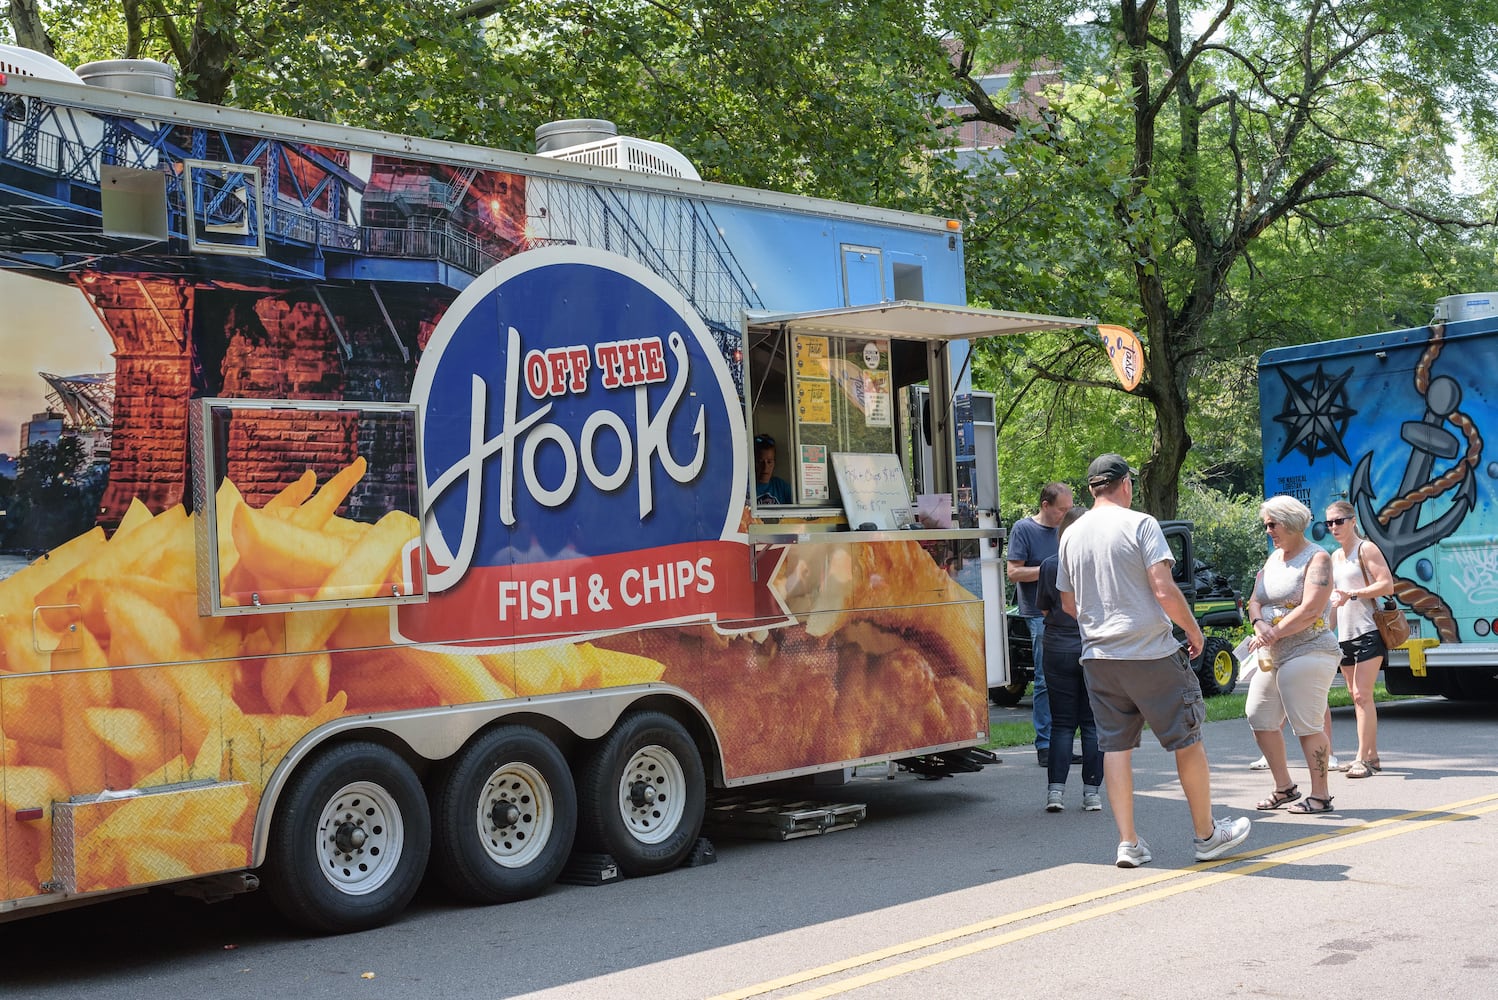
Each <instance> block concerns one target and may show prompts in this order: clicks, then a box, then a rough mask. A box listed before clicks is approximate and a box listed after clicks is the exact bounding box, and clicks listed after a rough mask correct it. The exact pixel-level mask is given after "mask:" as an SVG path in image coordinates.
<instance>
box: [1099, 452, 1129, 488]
mask: <svg viewBox="0 0 1498 1000" xmlns="http://www.w3.org/2000/svg"><path fill="white" fill-rule="evenodd" d="M1137 475H1139V470H1138V469H1135V468H1133V467H1131V466H1130V465H1129V463H1128V462H1126V461H1125V460H1124V457H1123V456H1122V455H1114V454H1112V453H1109V454H1107V455H1099V456H1098V457H1097V458H1094V459H1093V460H1092V464H1091V465H1089V466H1088V467H1087V485H1088V486H1107V485H1108V484H1109V483H1111V482H1113V481H1114V480H1115V479H1122V478H1123V477H1124V476H1137Z"/></svg>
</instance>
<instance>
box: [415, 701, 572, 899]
mask: <svg viewBox="0 0 1498 1000" xmlns="http://www.w3.org/2000/svg"><path fill="white" fill-rule="evenodd" d="M432 823H433V826H434V830H433V835H432V863H431V869H432V872H433V874H435V875H436V876H437V878H438V879H439V880H440V881H441V882H442V884H443V885H445V886H446V887H447V888H448V890H450V891H451V892H452V893H453V894H454V895H455V896H457V897H459V898H460V899H465V900H468V901H469V902H474V903H506V902H510V901H511V900H516V899H525V898H527V897H530V896H534V895H535V894H536V893H538V892H540V891H541V890H542V889H545V888H546V887H547V886H549V885H551V883H553V882H555V881H556V879H557V876H558V875H560V874H561V872H562V867H563V866H564V865H565V864H566V863H567V856H568V855H569V854H571V853H572V839H573V836H574V835H575V834H576V832H577V793H576V791H575V789H574V787H573V783H572V772H571V770H569V768H568V766H567V758H565V757H563V756H562V752H561V751H560V750H558V749H557V747H556V744H554V743H552V742H551V740H549V739H547V738H546V737H545V736H544V735H542V734H541V733H539V732H537V731H536V730H534V729H529V728H527V727H525V726H500V727H499V728H497V729H491V730H489V731H488V732H486V733H483V734H482V735H480V736H479V737H478V738H477V739H475V740H473V741H472V742H470V743H469V744H468V745H467V746H466V747H464V748H463V749H462V750H461V751H459V752H458V754H457V755H456V756H455V757H453V759H452V761H451V762H450V763H449V764H448V766H447V768H446V769H445V770H444V772H443V773H442V775H441V776H440V777H439V778H438V779H437V780H436V781H435V782H433V786H432Z"/></svg>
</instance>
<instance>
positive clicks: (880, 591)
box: [0, 51, 1081, 931]
mask: <svg viewBox="0 0 1498 1000" xmlns="http://www.w3.org/2000/svg"><path fill="white" fill-rule="evenodd" d="M28 56H29V57H31V58H30V61H27V59H28ZM0 62H5V65H6V67H7V68H6V70H5V75H4V78H3V81H0V302H3V303H4V309H3V311H0V352H3V354H4V356H5V358H6V371H5V374H4V376H3V379H0V452H3V453H6V457H5V459H3V464H0V488H3V489H4V490H5V493H4V503H3V506H4V508H5V514H4V517H3V518H0V550H3V551H4V553H5V555H4V556H3V557H0V559H3V560H4V561H3V563H0V574H4V575H5V578H4V579H0V736H3V738H0V805H3V811H0V915H12V916H14V915H20V914H25V913H33V912H39V911H43V910H46V909H47V908H49V907H55V906H60V905H68V904H74V903H77V902H80V901H87V900H92V899H102V898H107V897H109V896H110V895H114V894H119V893H126V892H133V891H140V890H143V889H146V888H149V887H153V886H161V885H171V886H174V887H175V888H177V889H179V890H186V891H194V892H198V893H199V894H202V895H204V896H209V897H212V896H218V895H227V894H232V893H235V892H238V891H243V890H246V889H249V888H252V887H256V886H260V885H263V887H264V888H265V889H266V890H267V891H268V893H269V894H270V896H271V897H272V899H273V901H274V902H275V904H276V905H277V907H278V908H279V910H280V911H281V912H282V913H284V914H285V916H286V917H287V918H288V919H289V920H291V921H293V922H294V923H296V924H298V925H300V926H303V927H306V928H310V929H313V930H317V931H347V930H355V929H359V928H365V927H370V926H374V925H377V924H379V923H382V922H385V921H388V920H390V919H392V918H394V917H395V916H396V915H397V914H399V913H400V912H401V910H402V908H403V907H404V906H405V905H406V904H407V903H408V902H409V900H410V899H411V898H412V896H413V894H414V893H415V892H416V890H417V888H418V885H419V883H420V882H421V880H422V878H423V877H424V874H425V873H428V872H429V873H430V874H431V877H432V878H434V879H436V880H438V881H440V882H441V883H442V884H443V885H445V886H446V887H447V888H448V889H449V890H450V891H451V892H453V893H455V894H456V895H458V896H459V897H462V898H465V899H470V900H476V901H483V902H499V901H508V900H514V899H519V898H522V897H525V896H529V895H533V894H535V893H537V892H539V891H541V890H542V889H544V888H545V887H546V886H548V885H549V884H551V883H552V882H553V881H555V880H556V879H557V878H558V875H559V873H560V872H561V871H562V870H563V867H564V866H565V865H566V864H567V862H568V858H569V856H571V855H573V853H574V852H575V851H576V852H590V853H591V854H596V855H598V856H603V857H607V858H608V859H610V861H609V863H610V864H611V865H616V866H617V870H618V871H620V872H621V873H623V874H624V875H627V876H634V875H648V874H651V873H654V872H660V871H663V870H666V869H668V868H671V867H673V866H675V865H678V864H680V863H682V861H683V860H684V858H686V857H687V856H688V853H689V852H690V851H692V849H693V847H694V845H695V844H696V842H697V840H698V836H699V831H700V829H701V827H702V822H703V816H704V809H705V806H706V802H707V796H708V794H709V791H710V790H711V789H721V788H733V787H737V786H743V785H748V784H752V783H756V782H764V781H769V780H772V779H778V778H785V777H792V776H800V775H808V774H813V773H817V772H824V771H836V770H838V769H844V768H848V767H851V766H856V765H858V764H861V763H865V762H877V761H887V760H896V759H898V760H915V761H924V762H926V763H927V765H928V766H938V767H939V766H940V764H939V762H940V761H942V760H943V759H951V758H950V757H947V758H944V757H943V755H951V754H956V753H961V752H962V751H964V750H965V749H967V748H972V747H974V746H976V745H978V744H980V743H982V742H983V741H984V740H985V738H986V734H987V706H986V690H987V687H988V686H989V683H990V681H989V678H988V676H987V675H988V673H989V664H988V657H989V655H990V653H989V651H990V650H995V649H996V650H1000V651H1001V650H1002V602H1003V594H1002V589H1001V585H1000V583H999V579H998V573H997V570H996V567H997V566H998V565H999V560H1000V558H1001V553H1000V551H999V545H1000V542H1001V537H1002V530H1001V529H1000V528H998V527H997V526H996V525H994V524H993V523H992V520H991V518H990V519H989V520H988V521H986V522H985V523H984V524H983V525H980V520H981V519H982V517H983V516H984V512H983V511H980V510H978V509H977V507H976V502H975V500H976V497H977V495H978V494H977V492H975V486H974V479H975V477H977V476H979V475H980V473H979V472H977V471H975V470H976V469H977V465H976V464H975V458H974V455H973V449H972V447H971V412H970V406H968V407H967V408H966V409H965V408H964V406H965V404H966V401H967V400H968V398H969V395H970V394H969V393H968V392H967V385H966V382H965V379H964V377H963V375H962V372H963V371H964V365H963V363H962V362H963V359H964V357H965V354H964V352H965V350H966V349H967V348H966V344H967V342H968V341H969V340H971V339H972V338H977V337H987V336H994V335H1000V334H1007V333H1019V332H1027V331H1034V330H1046V329H1060V328H1066V327H1070V326H1075V325H1078V324H1079V323H1080V322H1081V321H1078V320H1072V319H1067V318H1064V317H1055V316H1047V315H1040V314H1032V313H1023V312H1000V311H993V310H982V309H974V308H969V307H967V306H965V305H964V303H965V301H966V298H965V289H964V279H963V245H962V230H961V226H960V225H959V224H957V223H956V222H953V221H950V220H945V219H933V218H927V217H924V216H917V215H911V214H907V213H902V212H895V211H888V210H882V209H874V208H861V207H856V206H850V205H845V204H839V203H833V202H829V201H821V200H815V199H809V198H802V197H792V196H788V195H783V194H777V193H772V192H766V191H755V190H747V189H743V188H737V187H730V186H726V185H721V184H712V183H705V182H702V181H701V180H698V179H696V177H695V171H693V170H692V169H691V166H690V164H688V163H686V161H685V159H684V158H683V157H681V156H680V154H679V153H676V152H675V151H674V150H671V149H669V148H667V147H663V146H660V145H659V144H657V143H650V142H644V141H641V140H637V139H631V138H629V137H622V136H617V135H610V134H608V130H607V128H606V123H600V122H596V121H591V120H590V121H584V122H581V123H569V124H568V125H566V126H565V127H557V128H552V129H550V130H549V132H550V134H549V135H548V136H543V138H545V139H547V140H548V141H547V142H542V143H540V145H541V146H543V147H545V146H547V145H557V144H559V145H560V147H561V148H543V149H542V155H534V154H521V153H511V152H502V151H496V150H490V149H479V148H474V147H469V146H461V145H455V144H449V143H444V142H435V141H424V140H421V139H417V138H411V137H399V136H391V135H386V134H382V133H374V132H368V131H361V130H358V129H354V128H345V127H338V126H333V125H326V124H318V123H312V122H306V121H298V120H291V119H285V118H278V117H273V116H267V115H263V114H253V113H246V112H239V111H235V110H231V109H226V108H222V107H208V106H201V105H195V104H192V103H188V102H182V101H177V100H175V99H173V98H171V97H170V96H166V95H165V94H164V93H162V92H161V90H162V89H163V88H162V87H161V85H162V83H163V81H166V82H167V83H168V84H169V81H170V70H169V69H167V68H166V67H164V66H160V64H134V63H132V64H123V65H122V64H119V63H110V64H92V65H91V66H89V67H80V68H79V72H78V74H77V75H74V74H73V73H72V72H71V71H67V70H65V69H64V68H62V67H60V66H52V65H48V64H46V61H44V60H40V59H39V58H35V57H34V54H26V53H17V52H15V51H11V52H9V53H8V54H7V55H6V56H5V59H4V60H0ZM85 81H86V82H85ZM123 88H129V89H123ZM165 89H168V90H169V86H168V87H166V88H165ZM142 90H144V91H154V92H150V93H142V92H139V91H142ZM538 131H539V130H538ZM916 386H920V387H922V388H923V390H925V391H926V392H927V393H928V399H927V403H926V405H924V406H922V407H920V408H918V410H917V413H918V415H919V416H918V419H919V420H920V422H921V423H920V427H919V428H918V431H917V432H916V433H911V430H912V429H911V427H910V426H908V424H907V421H908V420H909V419H910V418H909V416H908V414H909V413H910V412H911V411H910V408H909V407H908V406H906V405H904V404H905V402H906V401H907V400H908V398H909V396H908V394H909V393H910V391H911V390H912V388H913V387H916ZM965 435H966V437H964V436H965ZM756 437H762V438H765V439H771V438H773V440H774V441H775V442H776V448H775V456H776V457H775V463H776V465H775V473H776V475H777V476H779V477H781V478H782V479H783V480H784V481H785V482H786V483H787V485H788V487H789V490H790V492H791V502H790V503H783V504H778V505H770V504H767V503H763V502H761V501H759V500H758V499H757V498H756V491H755V490H754V488H753V485H754V478H753V475H752V473H751V468H752V459H753V451H754V449H753V447H752V444H751V442H752V441H753V439H754V438H756ZM964 440H966V441H967V442H968V443H967V445H966V446H963V445H962V442H963V441H964ZM911 442H917V444H916V445H915V446H914V447H915V449H916V450H923V456H922V461H923V467H924V469H925V472H924V479H923V481H922V483H921V487H920V488H921V495H920V496H919V497H916V496H914V495H913V494H912V492H911V487H910V486H909V470H910V463H911V461H912V458H911V452H912V445H911ZM959 449H962V450H959ZM987 457H988V458H990V459H991V458H992V456H991V455H989V456H987ZM984 475H988V476H991V475H992V470H991V468H990V469H989V470H988V471H987V472H986V473H984ZM990 488H991V487H990ZM998 655H1000V656H1001V655H1002V653H1001V652H1000V653H999V654H998Z"/></svg>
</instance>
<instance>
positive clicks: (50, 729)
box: [0, 458, 664, 898]
mask: <svg viewBox="0 0 1498 1000" xmlns="http://www.w3.org/2000/svg"><path fill="white" fill-rule="evenodd" d="M365 470H366V463H365V461H364V459H363V458H359V459H356V460H355V461H354V462H353V463H351V464H350V465H349V466H348V467H346V468H344V469H342V470H340V471H339V472H338V473H336V474H335V475H333V476H331V477H330V478H329V479H328V480H327V481H326V482H324V483H323V484H322V485H321V487H319V486H318V485H317V477H316V475H315V474H314V473H313V472H312V471H310V470H309V471H308V472H306V473H305V474H303V475H302V476H300V477H299V478H297V479H296V480H295V481H293V482H291V483H290V484H288V485H287V486H286V487H285V488H284V489H282V490H281V492H280V493H278V494H276V495H275V496H274V497H272V498H271V499H270V500H269V501H267V502H266V503H265V504H264V505H263V506H261V507H258V508H257V507H252V506H251V505H250V504H248V503H247V502H246V501H245V500H244V498H243V497H242V496H241V494H240V492H239V490H238V489H237V488H236V487H235V485H234V484H233V483H232V482H230V481H229V480H227V479H226V480H224V482H223V483H222V485H221V486H220V488H219V490H218V493H217V495H216V497H215V500H216V522H215V523H216V527H217V531H216V538H217V542H216V544H217V555H218V567H219V586H220V592H221V596H222V598H223V604H224V606H225V607H226V608H233V607H245V606H248V605H250V604H251V603H253V601H254V600H255V599H256V598H258V600H259V601H260V602H261V604H262V609H264V608H265V606H269V610H271V611H273V612H274V613H262V614H229V615H220V616H207V615H202V614H200V613H199V604H198V594H197V588H198V568H199V565H200V560H199V553H198V552H197V549H196V545H197V540H196V536H195V533H194V519H195V517H196V515H194V514H188V513H187V512H186V511H185V510H184V509H183V508H182V507H180V506H178V507H173V508H171V509H169V510H166V511H162V512H160V513H157V514H154V515H153V514H152V513H151V512H150V511H149V510H148V509H147V508H146V507H145V505H144V504H141V503H140V502H138V501H137V502H135V503H133V504H131V506H130V508H129V510H128V511H127V513H126V515H125V517H124V518H123V519H122V520H121V522H120V525H119V527H118V528H117V529H116V530H115V531H114V533H113V534H112V535H110V536H108V537H107V538H106V536H105V532H104V531H103V530H101V529H99V528H94V529H92V530H90V531H88V532H85V533H84V534H82V535H79V536H78V537H77V538H74V539H73V540H71V541H69V542H67V543H66V544H64V545H61V546H59V547H57V548H55V549H53V550H52V551H51V552H50V553H49V554H48V555H47V556H46V557H44V558H42V559H41V560H38V561H37V562H35V563H33V564H32V565H30V566H27V567H26V568H24V569H22V570H21V571H20V572H18V573H16V574H15V575H14V576H12V577H10V578H9V579H7V580H3V581H0V741H3V742H0V747H3V751H4V763H5V777H6V780H5V781H3V782H0V806H3V813H0V816H3V818H0V865H3V866H0V879H3V880H4V882H5V891H4V892H3V893H0V898H17V897H20V896H25V895H30V894H36V893H39V892H41V891H42V888H41V886H42V883H44V882H49V881H52V880H53V879H54V874H55V873H54V865H53V858H52V843H53V837H52V834H51V829H50V827H51V824H52V821H53V815H54V813H55V811H56V809H57V808H59V805H61V807H62V808H66V809H69V810H71V811H72V814H73V818H74V824H73V827H74V828H73V837H74V843H75V845H76V850H75V851H74V857H73V858H72V864H73V865H74V867H75V869H76V872H75V877H74V881H73V885H74V886H75V887H76V889H77V891H93V890H100V889H109V888H118V887H123V886H127V885H142V884H149V883H153V882H161V881H168V880H172V879H179V878H185V877H190V876H193V875H198V874H208V873H211V872H216V871H226V870H232V869H236V868H242V867H244V866H245V865H246V864H247V863H248V857H249V850H250V846H251V829H252V826H253V823H254V816H255V809H256V805H257V803H258V801H259V797H260V794H261V793H262V792H263V790H264V788H265V784H266V782H267V780H268V779H269V777H270V775H271V773H272V772H273V771H274V769H275V767H276V765H277V764H278V763H279V762H280V760H281V759H282V758H283V757H284V755H285V754H286V752H287V751H288V750H289V749H290V748H291V747H292V746H293V745H295V744H296V743H297V741H298V740H300V739H302V738H303V737H304V736H306V735H307V734H308V733H310V732H312V731H313V730H315V729H316V728H317V727H319V726H321V725H323V724H325V723H327V722H330V721H332V720H334V719H337V718H339V717H341V716H343V715H345V714H348V713H352V712H359V713H372V712H380V711H395V710H403V709H412V708H426V707H438V706H444V705H454V704H466V703H483V702H492V701H499V700H502V699H506V698H512V697H514V696H515V695H516V692H517V691H522V692H523V693H525V694H528V695H530V694H546V693H552V692H556V691H564V690H578V689H584V688H593V687H605V686H612V685H620V684H633V683H640V682H644V681H653V680H658V679H659V678H660V676H661V673H662V671H663V669H664V668H663V667H662V665H661V664H660V663H658V662H656V661H654V660H651V659H648V658H645V657H641V656H633V655H629V654H625V653H616V652H611V651H607V650H602V649H598V648H595V647H594V646H593V645H591V644H589V643H578V644H573V645H559V646H553V647H548V648H545V649H538V650H520V651H515V652H503V653H472V654H458V653H452V652H439V651H432V650H425V649H421V648H417V647H412V646H409V645H399V644H395V643H393V642H392V639H391V630H390V609H389V608H388V607H381V606H368V605H366V606H355V607H337V606H331V605H336V604H338V603H339V602H346V601H353V600H358V599H360V598H370V597H377V596H386V595H389V594H390V593H391V588H392V587H395V586H400V585H402V584H403V581H402V579H401V573H402V554H403V552H404V551H405V550H406V549H407V547H408V546H409V544H410V543H411V542H412V540H414V539H415V538H417V534H418V528H419V525H418V522H417V521H416V519H415V518H414V517H412V516H411V515H409V514H406V513H403V512H400V511H393V512H390V513H387V514H386V515H384V517H382V518H381V519H380V520H379V521H378V522H376V523H374V524H365V523H361V522H358V521H354V520H351V519H349V518H346V517H342V516H339V514H338V510H339V508H340V507H341V506H342V504H343V503H344V501H345V500H346V499H347V497H348V495H349V492H350V491H351V490H352V489H353V488H354V486H355V485H356V484H357V483H358V481H359V480H360V478H361V477H362V476H363V475H364V474H365ZM317 602H325V603H326V604H328V605H330V606H328V607H327V608H326V609H320V608H318V607H317ZM277 604H281V605H292V607H287V608H284V609H279V610H277V609H276V608H275V605H277ZM309 605H310V606H311V608H312V609H311V610H307V608H308V606H309ZM39 810H40V812H41V814H42V815H41V818H36V817H37V813H38V811H39ZM18 815H19V816H24V817H28V818H27V819H24V820H23V819H16V818H15V817H17V816H18Z"/></svg>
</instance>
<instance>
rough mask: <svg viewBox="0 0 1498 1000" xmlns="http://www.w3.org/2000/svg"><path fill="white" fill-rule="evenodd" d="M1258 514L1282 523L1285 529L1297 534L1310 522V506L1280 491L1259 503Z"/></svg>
mask: <svg viewBox="0 0 1498 1000" xmlns="http://www.w3.org/2000/svg"><path fill="white" fill-rule="evenodd" d="M1259 516H1260V517H1267V518H1269V519H1270V520H1271V521H1276V522H1278V523H1280V524H1283V525H1284V526H1285V528H1286V530H1288V531H1291V532H1294V533H1295V534H1297V535H1299V534H1302V533H1304V532H1305V530H1306V528H1307V526H1309V525H1310V523H1311V508H1309V507H1307V506H1306V505H1305V504H1303V503H1301V502H1300V501H1299V500H1297V499H1295V498H1294V497H1292V496H1288V495H1286V494H1284V493H1281V494H1280V495H1279V496H1277V497H1270V498H1269V499H1268V500H1265V501H1264V502H1263V503H1262V504H1260V505H1259Z"/></svg>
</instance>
